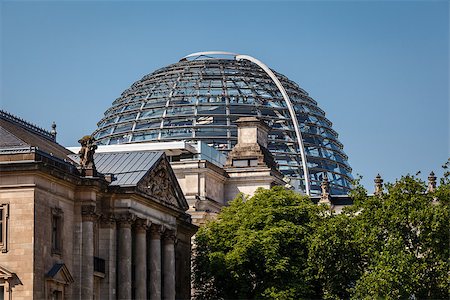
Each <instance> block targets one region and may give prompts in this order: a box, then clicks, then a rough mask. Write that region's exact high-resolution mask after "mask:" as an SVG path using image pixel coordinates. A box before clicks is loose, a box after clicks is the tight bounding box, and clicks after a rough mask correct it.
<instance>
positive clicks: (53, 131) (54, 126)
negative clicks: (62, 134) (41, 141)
mask: <svg viewBox="0 0 450 300" xmlns="http://www.w3.org/2000/svg"><path fill="white" fill-rule="evenodd" d="M50 134H51V135H52V136H53V139H54V140H56V134H57V132H56V123H55V121H53V123H52V130H51V131H50Z"/></svg>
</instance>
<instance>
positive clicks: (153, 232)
mask: <svg viewBox="0 0 450 300" xmlns="http://www.w3.org/2000/svg"><path fill="white" fill-rule="evenodd" d="M163 232H164V227H163V226H161V225H158V224H152V225H151V226H150V237H151V238H152V239H154V240H159V239H160V238H161V235H162V234H163Z"/></svg>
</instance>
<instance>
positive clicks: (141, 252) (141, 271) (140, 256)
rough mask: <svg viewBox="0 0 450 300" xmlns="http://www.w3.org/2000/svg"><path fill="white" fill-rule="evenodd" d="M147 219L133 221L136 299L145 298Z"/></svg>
mask: <svg viewBox="0 0 450 300" xmlns="http://www.w3.org/2000/svg"><path fill="white" fill-rule="evenodd" d="M147 223H148V222H147V220H144V219H137V220H136V223H135V232H136V251H135V253H136V255H135V260H134V262H135V266H136V267H135V269H134V280H135V283H136V295H135V298H136V299H147Z"/></svg>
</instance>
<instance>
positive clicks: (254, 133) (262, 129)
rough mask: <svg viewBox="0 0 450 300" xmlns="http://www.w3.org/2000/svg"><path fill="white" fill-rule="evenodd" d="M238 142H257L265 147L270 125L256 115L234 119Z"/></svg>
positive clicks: (242, 143)
mask: <svg viewBox="0 0 450 300" xmlns="http://www.w3.org/2000/svg"><path fill="white" fill-rule="evenodd" d="M236 125H237V127H238V143H239V144H241V145H245V144H259V145H261V146H263V147H264V148H267V144H268V134H269V131H270V126H269V125H267V124H266V123H265V122H264V121H262V120H261V119H259V118H257V117H241V118H239V119H237V120H236Z"/></svg>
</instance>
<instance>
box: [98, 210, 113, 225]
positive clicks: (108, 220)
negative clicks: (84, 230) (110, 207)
mask: <svg viewBox="0 0 450 300" xmlns="http://www.w3.org/2000/svg"><path fill="white" fill-rule="evenodd" d="M100 222H101V224H102V225H105V226H107V227H114V225H116V217H115V215H114V214H112V213H109V214H107V215H102V216H101V218H100Z"/></svg>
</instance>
